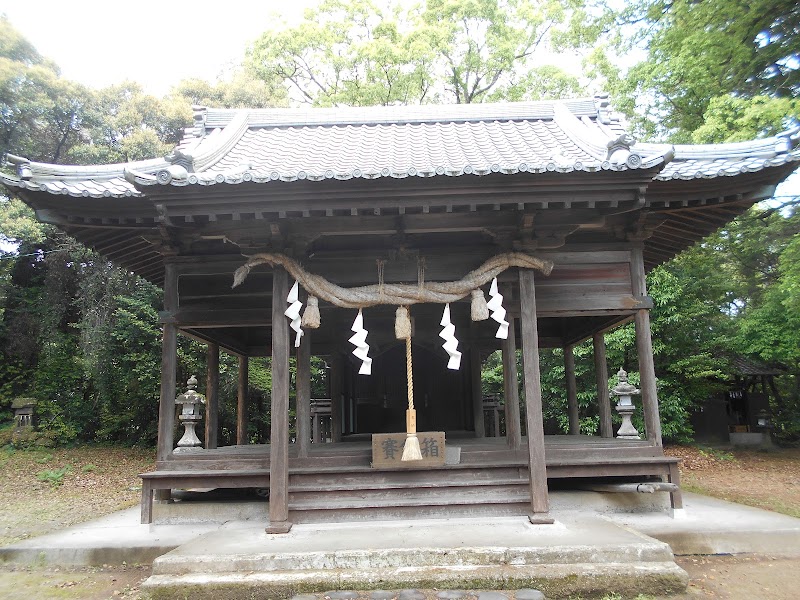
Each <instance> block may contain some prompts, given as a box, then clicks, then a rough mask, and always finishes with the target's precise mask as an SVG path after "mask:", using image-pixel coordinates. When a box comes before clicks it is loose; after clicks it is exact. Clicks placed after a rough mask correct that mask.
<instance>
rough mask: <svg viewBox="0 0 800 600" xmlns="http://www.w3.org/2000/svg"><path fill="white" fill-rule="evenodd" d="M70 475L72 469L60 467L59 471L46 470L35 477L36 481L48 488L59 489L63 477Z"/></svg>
mask: <svg viewBox="0 0 800 600" xmlns="http://www.w3.org/2000/svg"><path fill="white" fill-rule="evenodd" d="M71 473H72V467H70V466H69V465H67V466H65V467H61V468H60V469H46V470H44V471H40V472H39V473H38V474H37V475H36V479H38V480H39V481H42V482H44V483H47V484H49V485H50V487H54V488H57V487H61V485H62V484H63V483H64V477H66V476H67V475H70V474H71Z"/></svg>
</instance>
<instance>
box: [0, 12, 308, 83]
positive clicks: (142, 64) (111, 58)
mask: <svg viewBox="0 0 800 600" xmlns="http://www.w3.org/2000/svg"><path fill="white" fill-rule="evenodd" d="M317 1H318V0H283V1H280V0H215V1H213V2H212V1H209V0H194V1H193V2H179V1H174V0H173V1H170V0H160V1H156V0H136V1H134V2H127V1H125V0H122V1H115V0H105V1H99V0H17V1H16V2H12V1H10V0H0V14H5V15H6V16H7V17H8V19H9V21H10V22H11V24H12V25H13V26H14V27H15V28H16V29H17V30H18V31H20V32H21V33H22V34H23V35H24V36H25V37H26V38H27V39H28V40H29V41H31V42H32V43H33V45H34V46H36V48H37V50H39V52H40V53H41V54H43V55H45V56H47V57H49V58H51V59H53V60H54V61H55V62H56V63H57V64H58V65H59V66H60V67H61V73H62V75H63V76H64V77H66V78H67V79H72V80H75V81H78V82H80V83H83V84H85V85H88V86H91V87H95V88H101V87H105V86H107V85H110V84H112V83H118V82H120V81H124V80H125V79H132V80H134V81H138V82H139V83H141V84H142V85H143V86H144V88H145V90H146V91H148V92H150V93H152V94H155V95H159V96H160V95H163V94H164V93H166V92H167V91H168V90H169V88H170V87H171V86H173V85H175V84H177V83H178V82H179V81H180V80H181V79H185V78H187V77H201V78H203V79H207V80H210V81H214V80H215V79H216V78H217V76H218V75H219V74H220V73H222V72H223V71H224V70H225V69H226V68H229V67H230V66H232V65H236V64H238V63H240V62H241V61H242V58H243V57H244V51H245V48H246V47H247V45H248V44H249V43H250V42H252V41H253V40H254V39H255V38H257V37H258V35H259V34H260V33H262V32H263V31H265V30H266V29H268V28H269V27H270V24H274V23H275V21H276V20H277V21H280V20H281V19H287V20H288V21H289V22H292V21H297V20H298V19H300V18H301V17H302V12H303V10H304V9H305V8H306V7H308V6H311V5H314V4H316V3H317Z"/></svg>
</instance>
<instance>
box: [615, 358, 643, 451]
mask: <svg viewBox="0 0 800 600" xmlns="http://www.w3.org/2000/svg"><path fill="white" fill-rule="evenodd" d="M617 378H618V379H619V383H618V384H617V385H616V386H614V388H612V390H611V393H612V394H614V395H615V396H616V397H617V398H618V400H617V412H618V413H619V415H620V416H621V417H622V425H620V427H619V430H618V431H617V437H618V438H621V439H623V440H638V439H640V438H639V432H638V431H636V428H635V427H634V426H633V423H631V416H632V415H633V411H635V410H636V407H635V406H634V405H633V401H632V400H631V396H634V395H639V394H641V393H642V392H641V391H640V390H638V389H636V386H634V385H631V384H630V383H628V374H627V373H626V372H625V370H624V369H620V370H619V372H618V373H617Z"/></svg>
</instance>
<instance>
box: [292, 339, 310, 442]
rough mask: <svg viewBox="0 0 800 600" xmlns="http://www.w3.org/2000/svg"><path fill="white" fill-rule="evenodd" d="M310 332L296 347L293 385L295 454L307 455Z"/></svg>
mask: <svg viewBox="0 0 800 600" xmlns="http://www.w3.org/2000/svg"><path fill="white" fill-rule="evenodd" d="M311 335H312V334H311V332H309V331H305V332H304V335H303V337H302V339H301V342H300V348H298V349H297V375H296V379H295V381H296V383H295V386H296V388H297V391H296V402H297V414H296V421H295V422H296V423H297V425H296V428H297V454H298V456H301V457H304V456H308V447H309V446H310V445H311V432H310V431H309V428H310V426H311Z"/></svg>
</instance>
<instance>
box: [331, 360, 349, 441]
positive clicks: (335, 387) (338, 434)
mask: <svg viewBox="0 0 800 600" xmlns="http://www.w3.org/2000/svg"><path fill="white" fill-rule="evenodd" d="M331 358H332V360H331V362H332V363H333V364H332V365H331V373H330V377H331V442H341V441H342V397H343V395H344V366H345V364H346V363H345V360H344V357H343V356H342V355H341V354H339V353H338V352H337V353H336V354H334V355H333V356H332V357H331Z"/></svg>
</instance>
